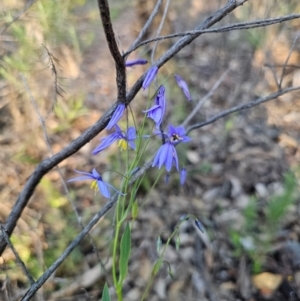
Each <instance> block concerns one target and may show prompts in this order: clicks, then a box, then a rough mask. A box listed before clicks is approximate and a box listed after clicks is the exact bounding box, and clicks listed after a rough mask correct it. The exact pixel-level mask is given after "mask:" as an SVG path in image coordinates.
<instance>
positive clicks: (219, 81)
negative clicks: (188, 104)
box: [182, 68, 230, 127]
mask: <svg viewBox="0 0 300 301" xmlns="http://www.w3.org/2000/svg"><path fill="white" fill-rule="evenodd" d="M229 71H230V68H228V69H227V70H226V71H225V72H224V73H223V74H222V75H221V77H220V78H219V80H218V81H217V82H216V83H215V84H214V85H213V87H212V88H211V90H210V91H209V92H208V93H207V94H206V95H205V96H204V97H203V98H202V99H200V100H199V102H198V104H197V105H196V106H195V108H194V109H193V111H192V112H191V113H190V114H189V116H188V117H187V118H186V119H185V120H184V121H183V123H182V126H184V127H185V126H186V125H187V124H188V123H189V122H190V120H191V119H192V118H193V117H194V116H195V115H196V114H197V113H198V111H199V110H200V109H201V107H202V105H203V104H204V103H205V102H206V101H207V100H208V99H209V98H210V97H211V96H212V95H213V94H214V93H215V91H216V90H217V89H218V88H219V86H220V85H221V83H222V82H223V80H224V79H225V77H226V75H227V74H228V72H229Z"/></svg>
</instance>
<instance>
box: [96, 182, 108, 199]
mask: <svg viewBox="0 0 300 301" xmlns="http://www.w3.org/2000/svg"><path fill="white" fill-rule="evenodd" d="M97 184H98V188H99V191H100V192H101V193H102V195H103V196H104V197H105V198H107V199H110V192H109V189H108V188H107V184H106V183H105V182H103V181H97Z"/></svg>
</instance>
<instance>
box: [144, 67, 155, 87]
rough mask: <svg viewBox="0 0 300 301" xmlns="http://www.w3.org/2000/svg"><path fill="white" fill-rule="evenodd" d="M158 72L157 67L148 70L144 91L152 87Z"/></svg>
mask: <svg viewBox="0 0 300 301" xmlns="http://www.w3.org/2000/svg"><path fill="white" fill-rule="evenodd" d="M157 72H158V67H157V66H153V67H151V68H150V69H149V70H148V72H147V74H146V77H145V79H144V81H143V89H144V90H145V89H147V88H148V87H149V86H150V85H151V83H152V82H153V80H154V79H155V77H156V74H157Z"/></svg>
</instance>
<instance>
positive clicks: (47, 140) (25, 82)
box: [21, 74, 110, 282]
mask: <svg viewBox="0 0 300 301" xmlns="http://www.w3.org/2000/svg"><path fill="white" fill-rule="evenodd" d="M21 78H22V81H23V83H24V86H25V89H26V91H27V93H28V95H29V99H30V102H31V104H32V106H33V108H34V110H35V112H36V114H37V115H38V118H39V120H40V123H41V125H42V129H43V133H44V136H45V140H46V145H47V148H48V150H49V152H50V153H51V155H52V156H53V155H54V154H53V150H52V147H51V144H50V139H49V135H48V132H47V128H46V123H45V119H44V118H43V116H42V114H41V113H40V110H39V108H38V106H37V103H36V101H35V99H34V97H33V95H32V93H31V90H30V89H29V86H28V84H27V81H26V79H25V78H24V76H23V74H21ZM55 168H56V170H57V172H58V174H59V176H60V178H61V181H62V185H63V189H64V191H65V195H66V197H67V199H68V201H69V203H70V204H71V207H72V209H73V212H74V213H75V215H76V219H77V223H78V224H79V226H80V227H81V230H82V229H83V228H84V224H83V223H82V218H81V216H80V215H79V213H78V210H77V208H76V205H75V203H74V201H73V199H72V198H71V196H70V193H69V189H68V186H67V184H66V181H65V179H64V176H63V174H62V172H61V169H60V167H59V166H58V165H57V166H56V167H55ZM89 238H90V243H91V245H92V247H93V248H94V251H95V253H96V256H97V259H98V261H99V263H100V265H101V268H102V269H103V271H104V272H105V273H106V275H107V276H108V273H107V271H106V268H105V265H104V263H103V262H102V260H101V258H100V255H99V252H98V249H97V247H96V244H95V242H94V240H93V237H92V236H91V235H90V234H89ZM108 281H109V282H110V280H109V279H108Z"/></svg>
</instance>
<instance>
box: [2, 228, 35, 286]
mask: <svg viewBox="0 0 300 301" xmlns="http://www.w3.org/2000/svg"><path fill="white" fill-rule="evenodd" d="M0 228H1V232H2V235H3V237H4V239H5V241H6V243H7V244H8V246H9V247H10V248H11V250H12V251H13V253H14V255H15V257H16V260H17V262H18V264H19V265H20V266H21V269H22V270H23V272H24V274H25V276H26V277H27V278H28V280H29V282H30V285H34V283H35V281H34V279H33V277H32V276H31V274H30V273H29V271H28V270H27V268H26V265H25V263H24V262H23V260H22V259H21V258H20V256H19V253H18V252H17V250H16V249H15V247H14V245H13V244H12V243H11V241H10V239H9V237H8V235H7V233H6V231H5V229H4V228H3V226H2V225H0Z"/></svg>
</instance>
